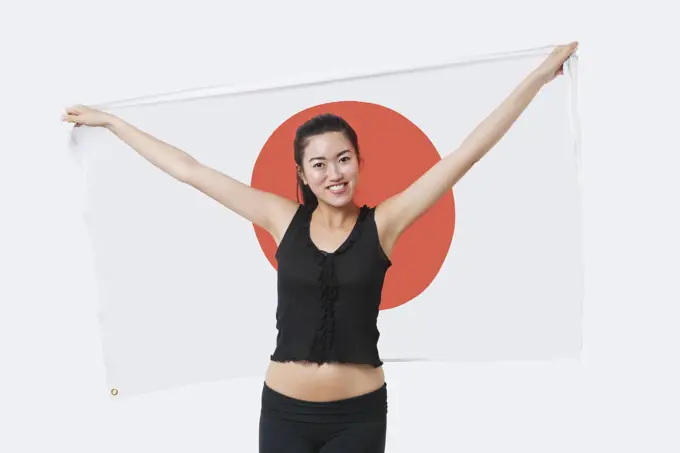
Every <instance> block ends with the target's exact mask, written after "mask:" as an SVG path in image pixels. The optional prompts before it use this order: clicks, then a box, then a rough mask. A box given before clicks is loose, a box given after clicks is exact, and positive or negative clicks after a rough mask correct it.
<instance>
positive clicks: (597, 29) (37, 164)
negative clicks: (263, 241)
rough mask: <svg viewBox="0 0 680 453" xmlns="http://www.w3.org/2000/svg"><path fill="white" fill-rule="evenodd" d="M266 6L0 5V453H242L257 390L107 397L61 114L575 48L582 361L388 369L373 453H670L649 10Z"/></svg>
mask: <svg viewBox="0 0 680 453" xmlns="http://www.w3.org/2000/svg"><path fill="white" fill-rule="evenodd" d="M271 3H272V4H271V5H269V4H267V5H265V4H262V2H255V1H251V2H248V3H245V2H244V3H233V4H232V3H227V2H214V4H210V5H209V4H208V3H205V2H203V3H202V2H200V1H193V2H191V3H190V4H189V5H183V6H182V7H181V8H171V7H169V6H168V4H164V5H163V4H161V3H160V2H158V3H157V4H152V3H151V2H140V3H138V4H137V5H135V6H134V7H132V6H131V5H132V3H131V2H129V1H127V2H115V3H114V2H94V1H90V2H85V1H80V0H72V1H69V2H46V1H45V2H29V1H27V2H12V3H7V4H3V6H2V7H0V49H1V50H2V53H1V55H2V57H3V58H2V72H1V74H2V75H1V76H0V80H1V81H2V83H1V84H0V102H2V110H0V112H1V113H0V115H1V116H2V118H1V119H2V122H1V123H0V124H1V126H0V134H1V138H2V141H1V142H0V152H1V153H2V162H1V163H0V184H1V187H0V207H1V208H2V215H1V217H0V271H1V273H0V302H1V306H0V307H1V310H2V311H1V312H0V340H1V341H0V358H1V360H2V362H1V365H2V370H1V373H0V384H1V385H2V387H0V390H1V392H0V451H3V452H5V451H7V452H12V453H13V452H29V451H30V452H52V451H69V452H93V451H97V452H119V451H125V452H142V451H164V452H184V451H192V452H214V451H239V452H254V451H256V445H257V415H258V410H259V392H260V389H261V380H259V379H253V380H240V381H232V382H223V383H213V384H206V385H201V386H191V387H185V388H182V389H179V390H174V391H166V392H160V393H157V394H154V395H150V396H146V397H141V398H136V399H130V400H119V401H114V400H112V398H111V397H110V395H109V394H108V393H107V391H106V390H107V389H106V387H105V381H104V368H103V362H102V356H101V349H100V347H101V344H100V338H99V330H98V324H97V318H96V312H95V305H94V303H93V297H94V288H93V286H92V282H93V275H92V270H91V266H90V259H91V256H90V255H89V253H90V250H89V243H88V240H87V234H86V230H85V225H84V223H83V219H82V216H81V211H80V209H81V200H80V198H79V197H80V190H81V184H80V183H81V181H80V180H79V179H78V178H79V176H78V175H79V173H78V169H77V167H76V166H75V163H74V162H73V160H72V158H71V156H70V155H69V154H68V151H67V149H66V142H67V139H68V132H69V127H68V126H66V125H64V124H62V123H60V121H59V116H60V114H61V112H62V109H63V107H65V106H67V105H69V104H72V103H96V102H102V101H109V100H115V99H120V98H127V97H133V96H143V95H148V94H153V93H157V92H166V91H172V90H177V89H184V88H191V87H196V86H205V85H215V84H224V83H245V82H258V81H268V80H272V79H277V78H280V77H284V78H285V77H286V76H295V75H298V74H300V73H307V72H327V71H331V72H332V71H336V70H337V71H340V72H344V71H345V70H346V69H347V68H353V69H363V68H366V69H371V68H374V67H376V65H382V64H384V65H387V66H401V65H403V64H414V65H416V64H421V63H429V62H437V61H441V60H442V59H449V58H450V57H455V56H465V55H475V54H478V53H486V52H502V51H510V50H516V49H523V48H530V47H536V46H541V45H545V44H553V43H559V42H566V41H569V40H572V39H578V40H579V41H580V42H581V49H580V51H579V54H580V57H579V75H580V80H579V89H580V107H581V108H580V110H581V120H582V130H583V146H584V149H583V151H584V161H583V164H584V178H585V186H584V189H585V192H584V203H585V206H584V215H585V245H586V251H585V262H586V280H585V293H586V297H585V302H584V303H585V305H584V320H583V321H584V345H583V354H582V358H581V360H580V361H578V362H564V363H560V362H554V363H492V364H390V365H389V368H388V369H387V370H386V371H387V373H388V380H389V384H388V385H389V389H390V427H389V432H388V452H390V453H394V452H406V451H465V452H498V451H503V452H509V451H512V452H515V451H517V452H519V451H521V452H539V451H540V452H546V451H549V452H575V451H579V452H582V451H589V452H591V451H592V452H603V451H635V452H638V451H650V452H652V451H653V452H655V453H656V452H666V451H668V452H670V451H678V449H680V439H679V438H678V437H679V435H678V434H677V432H678V431H677V427H678V426H680V417H679V416H678V412H677V407H678V404H679V403H680V398H679V397H680V391H679V390H678V386H677V382H679V381H680V379H679V378H680V376H679V374H680V373H679V372H678V371H676V368H677V365H678V353H677V349H678V345H679V344H680V341H679V340H680V338H679V337H680V333H678V329H677V319H678V318H677V314H678V309H677V308H676V304H677V303H678V302H680V294H679V291H678V289H677V283H675V281H674V280H675V279H677V275H678V270H679V269H678V264H677V256H678V252H679V251H680V250H679V249H680V247H679V245H680V244H679V240H678V238H677V231H680V221H679V220H678V219H677V218H676V215H677V214H678V209H677V205H678V202H677V194H678V193H680V190H679V189H680V187H678V186H679V185H680V184H679V183H678V179H677V173H678V166H677V165H674V164H675V163H676V162H677V153H678V151H680V146H679V145H678V140H677V137H676V136H675V131H676V130H677V121H678V115H677V113H676V111H677V108H676V105H677V102H678V88H677V80H678V76H679V75H680V73H679V70H678V67H677V53H678V51H677V43H678V42H679V41H680V40H679V39H678V34H677V32H673V31H672V27H674V26H675V23H674V22H673V20H672V18H673V17H674V15H673V14H672V13H671V12H670V10H668V9H664V7H662V6H660V5H662V4H663V2H661V1H647V2H644V3H640V4H633V3H630V4H629V6H627V7H626V6H622V5H621V4H620V3H619V4H616V6H615V7H614V6H611V7H608V6H606V5H607V4H608V2H604V1H600V2H593V1H590V2H586V1H577V2H569V3H567V2H553V1H541V2H539V1H536V2H530V1H516V2H497V3H496V2H490V1H478V2H469V3H466V4H461V3H455V4H453V3H452V2H444V1H441V2H422V3H420V4H419V5H418V6H417V7H416V6H415V3H414V2H404V6H401V5H400V4H396V3H395V2H389V3H388V2H371V3H370V4H368V5H367V4H362V3H363V2H358V1H345V2H339V3H330V2H292V1H289V2H279V3H276V4H274V3H273V2H271ZM218 5H219V6H218ZM454 5H455V6H454ZM612 5H614V4H612ZM668 8H670V7H668ZM392 14H393V16H392ZM378 57H380V58H381V59H384V60H382V62H378V60H377V58H378ZM121 178H124V175H121ZM228 359H229V358H228V357H225V360H228ZM235 366H237V364H235Z"/></svg>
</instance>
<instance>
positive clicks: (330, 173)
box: [301, 132, 359, 207]
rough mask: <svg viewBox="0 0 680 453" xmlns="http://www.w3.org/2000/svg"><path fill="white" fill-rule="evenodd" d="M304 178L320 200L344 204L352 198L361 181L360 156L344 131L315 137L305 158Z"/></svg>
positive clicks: (309, 142)
mask: <svg viewBox="0 0 680 453" xmlns="http://www.w3.org/2000/svg"><path fill="white" fill-rule="evenodd" d="M301 177H302V181H303V183H306V184H307V185H308V186H309V188H310V189H312V192H314V195H316V197H317V198H318V199H319V202H324V203H326V204H328V205H331V206H335V207H340V206H343V205H345V204H347V203H350V202H351V201H352V198H353V196H354V192H355V190H356V186H357V184H358V183H359V159H358V157H357V154H356V150H355V149H354V147H353V146H352V143H351V142H350V141H349V140H348V139H347V138H346V137H345V135H344V134H343V133H342V132H327V133H324V134H321V135H316V136H313V137H311V138H310V139H309V140H308V142H307V147H306V148H305V152H304V157H303V160H302V172H301Z"/></svg>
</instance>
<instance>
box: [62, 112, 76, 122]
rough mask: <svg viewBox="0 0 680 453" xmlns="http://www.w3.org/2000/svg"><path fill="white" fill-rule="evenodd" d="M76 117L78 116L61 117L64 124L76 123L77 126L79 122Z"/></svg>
mask: <svg viewBox="0 0 680 453" xmlns="http://www.w3.org/2000/svg"><path fill="white" fill-rule="evenodd" d="M76 116H77V115H68V114H66V115H62V116H61V119H62V120H63V121H64V122H67V123H76V124H77V123H78V120H77V119H76Z"/></svg>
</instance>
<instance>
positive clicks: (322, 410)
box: [262, 383, 387, 423]
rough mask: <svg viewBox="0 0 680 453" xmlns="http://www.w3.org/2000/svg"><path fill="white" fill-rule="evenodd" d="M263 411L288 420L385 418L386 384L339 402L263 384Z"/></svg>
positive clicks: (311, 421)
mask: <svg viewBox="0 0 680 453" xmlns="http://www.w3.org/2000/svg"><path fill="white" fill-rule="evenodd" d="M262 413H263V414H271V415H275V416H277V417H279V418H281V419H285V420H289V421H300V422H307V423H343V422H353V421H366V420H384V419H385V417H386V415H387V384H383V385H382V386H381V387H380V388H378V389H376V390H374V391H372V392H369V393H365V394H363V395H358V396H355V397H351V398H346V399H341V400H336V401H322V402H319V401H306V400H300V399H296V398H292V397H290V396H287V395H284V394H282V393H279V392H277V391H276V390H273V389H272V388H270V387H269V386H268V385H267V384H266V383H265V384H264V385H263V387H262Z"/></svg>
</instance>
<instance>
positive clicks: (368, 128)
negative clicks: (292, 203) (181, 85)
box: [251, 101, 455, 310]
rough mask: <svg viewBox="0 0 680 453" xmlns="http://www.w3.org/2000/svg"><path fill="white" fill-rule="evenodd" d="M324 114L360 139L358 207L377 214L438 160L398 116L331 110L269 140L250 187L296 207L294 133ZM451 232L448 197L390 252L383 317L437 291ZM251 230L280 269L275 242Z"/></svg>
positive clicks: (359, 107)
mask: <svg viewBox="0 0 680 453" xmlns="http://www.w3.org/2000/svg"><path fill="white" fill-rule="evenodd" d="M321 113H333V114H336V115H339V116H341V117H343V118H344V119H345V120H347V121H348V122H349V124H350V125H351V126H352V127H353V128H354V130H355V131H356V132H357V135H358V137H359V151H360V154H361V158H362V161H363V162H362V164H361V180H360V181H361V182H360V183H359V186H358V187H357V191H356V194H355V202H356V203H357V204H358V205H359V206H361V205H363V204H366V205H368V206H375V205H377V204H379V203H380V202H382V201H383V200H385V199H386V198H389V197H390V196H392V195H394V194H396V193H398V192H400V191H402V190H404V189H406V188H407V187H408V186H409V185H411V184H412V183H413V182H414V181H416V180H417V179H418V178H419V177H420V176H422V175H423V174H424V173H425V172H426V171H427V170H429V169H430V168H431V167H432V166H433V165H434V164H436V163H437V162H438V161H440V160H441V156H440V154H439V152H438V151H437V149H436V148H435V147H434V145H433V144H432V142H431V141H430V140H429V139H428V137H427V135H426V134H425V133H424V132H423V131H422V130H420V128H418V126H416V125H415V124H413V123H412V122H411V121H409V120H408V119H406V118H405V117H404V116H403V115H401V114H400V113H398V112H396V111H394V110H392V109H389V108H387V107H384V106H381V105H378V104H372V103H367V102H357V101H345V102H333V103H327V104H321V105H317V106H314V107H311V108H308V109H305V110H303V111H301V112H299V113H297V114H296V115H293V116H292V117H290V118H289V119H288V120H286V121H285V122H284V123H283V124H281V125H280V126H279V127H278V128H277V129H276V130H275V131H274V132H273V133H272V135H271V136H270V137H269V139H268V140H267V141H266V143H265V144H264V146H263V148H262V150H261V151H260V154H259V156H258V158H257V160H256V162H255V166H254V168H253V174H252V179H251V185H252V186H253V187H255V188H257V189H261V190H264V191H268V192H272V193H276V194H278V195H281V196H284V197H287V198H290V199H291V200H296V201H297V185H296V169H295V161H294V160H293V139H294V137H295V131H296V130H297V128H298V127H299V126H300V125H301V124H302V123H304V122H305V121H307V120H308V119H310V118H312V117H313V116H315V115H318V114H321ZM300 199H301V198H300ZM454 227H455V203H454V197H453V191H451V190H450V191H448V192H447V193H446V194H445V195H444V196H443V197H441V198H440V199H439V201H437V203H436V204H435V205H434V206H433V207H432V208H430V210H428V211H427V212H426V213H425V214H424V215H422V216H421V217H420V218H419V219H418V220H417V221H416V222H415V223H413V225H411V227H410V228H409V229H408V230H407V231H405V232H404V233H403V234H402V236H401V237H400V238H399V240H398V242H397V244H396V245H395V247H394V249H393V250H392V253H391V254H390V260H391V261H392V267H391V268H390V269H389V270H388V272H387V275H386V277H385V285H384V287H383V297H382V303H381V305H380V309H381V310H385V309H390V308H395V307H398V306H401V305H403V304H405V303H407V302H409V301H411V300H413V299H414V298H415V297H416V296H418V295H419V294H421V293H422V292H423V291H424V290H425V289H426V288H427V287H428V286H429V285H430V284H431V283H432V281H433V280H434V278H435V276H436V275H437V274H438V273H439V270H440V269H441V267H442V264H443V263H444V260H445V258H446V256H447V255H448V253H449V248H450V246H451V241H452V240H453V231H454ZM254 228H255V234H256V235H257V240H258V242H259V243H260V247H261V248H262V251H263V252H264V254H265V256H266V257H267V260H268V261H269V263H270V264H271V265H272V266H273V267H274V268H275V269H276V268H277V262H276V258H275V256H274V255H275V253H276V242H275V241H274V239H273V238H272V237H271V235H270V234H269V233H268V232H267V231H266V230H264V229H262V228H260V227H259V226H257V225H254Z"/></svg>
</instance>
